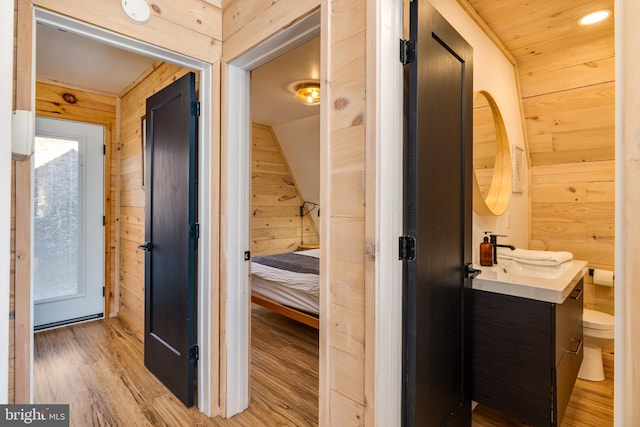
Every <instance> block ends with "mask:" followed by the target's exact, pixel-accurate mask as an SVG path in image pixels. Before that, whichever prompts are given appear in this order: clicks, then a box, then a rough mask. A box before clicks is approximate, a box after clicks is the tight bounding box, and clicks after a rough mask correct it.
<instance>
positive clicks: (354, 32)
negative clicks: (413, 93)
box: [320, 0, 375, 425]
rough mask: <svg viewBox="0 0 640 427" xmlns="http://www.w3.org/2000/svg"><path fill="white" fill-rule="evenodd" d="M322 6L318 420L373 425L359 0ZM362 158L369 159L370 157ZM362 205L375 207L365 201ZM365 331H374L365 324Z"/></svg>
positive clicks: (363, 5) (362, 8) (362, 11)
mask: <svg viewBox="0 0 640 427" xmlns="http://www.w3.org/2000/svg"><path fill="white" fill-rule="evenodd" d="M323 13H324V15H323V18H324V21H323V26H322V31H323V33H322V35H321V37H322V43H324V47H323V52H324V54H325V55H327V57H325V56H323V60H326V61H327V63H328V69H327V70H326V73H327V75H326V79H327V85H326V91H325V92H327V93H326V95H323V98H324V99H328V100H330V101H329V102H328V103H327V104H324V105H323V108H325V110H324V112H325V113H326V115H325V117H326V121H325V122H324V123H323V124H322V125H321V127H322V128H323V129H322V132H323V136H322V139H321V150H322V154H321V156H323V157H322V162H321V171H325V175H323V177H322V180H321V187H322V186H324V190H323V191H322V193H323V194H324V195H326V199H325V200H321V203H322V204H323V206H327V207H328V209H325V211H327V212H328V215H327V217H328V218H324V220H323V221H322V225H321V230H323V232H324V233H325V234H324V235H323V236H322V237H323V238H324V240H323V239H321V245H322V247H324V248H325V249H324V250H323V252H322V258H323V259H325V260H327V263H326V265H325V270H324V272H325V277H324V278H322V284H323V287H324V289H325V295H327V296H328V297H327V298H325V299H323V301H322V302H323V303H325V304H326V306H325V307H324V308H323V311H322V312H321V316H320V320H321V328H323V329H324V331H325V340H324V341H323V342H321V352H324V354H325V357H324V360H322V359H321V360H320V367H321V370H322V371H321V373H320V424H321V425H374V424H375V420H374V419H373V405H372V404H373V402H374V401H375V400H374V396H372V395H367V392H372V391H373V392H375V389H374V388H373V387H372V386H371V384H372V382H373V381H374V379H373V378H371V377H370V376H369V377H367V375H366V374H367V373H369V374H371V373H372V372H373V371H372V370H371V369H369V370H368V371H367V370H366V354H365V349H367V348H373V345H374V343H373V342H367V341H366V340H365V332H367V331H372V330H373V329H372V328H374V324H373V323H374V321H375V318H374V316H367V315H366V310H367V309H369V310H373V309H374V307H373V306H367V305H366V303H365V300H367V301H375V295H374V296H373V297H372V296H371V295H366V292H367V290H369V291H373V289H374V284H373V283H367V280H366V279H367V277H366V270H367V269H368V270H367V271H369V272H371V269H372V266H373V260H374V256H373V253H374V252H375V250H373V249H372V248H373V247H375V239H374V236H370V235H369V236H368V235H367V232H366V230H365V220H367V221H369V222H370V223H374V219H373V218H365V217H366V214H365V198H366V197H367V195H366V194H365V176H366V174H365V172H371V171H366V168H365V164H366V156H367V151H368V149H372V146H369V147H368V146H367V138H366V135H367V132H366V128H365V127H366V123H367V119H368V116H367V114H366V112H367V111H368V110H367V109H366V107H365V105H366V102H367V91H366V89H367V79H368V78H369V76H368V75H367V68H366V66H367V61H368V60H369V58H368V57H367V54H366V52H367V37H366V35H367V32H366V24H367V20H366V14H367V2H366V1H364V0H335V1H333V2H331V7H330V8H329V9H328V10H323ZM371 87H373V86H371ZM372 114H374V113H373V112H372ZM372 120H373V117H372ZM371 143H372V144H373V141H371ZM374 151H375V150H374ZM369 153H370V152H369ZM369 166H371V167H374V166H375V162H371V163H369ZM369 191H375V188H370V189H369ZM369 197H370V195H369ZM370 199H371V200H372V199H373V198H372V197H370ZM367 213H372V214H373V215H375V209H373V206H371V209H370V210H368V211H367ZM325 227H326V228H325ZM368 231H369V232H372V230H371V229H368ZM367 243H370V244H371V245H372V246H371V247H368V246H367ZM371 277H373V276H369V278H371ZM367 320H368V321H369V322H371V323H370V324H367V322H366V321H367ZM367 336H369V337H373V336H374V334H372V333H371V332H369V334H368V335H367ZM321 354H322V353H321Z"/></svg>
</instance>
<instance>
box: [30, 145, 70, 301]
mask: <svg viewBox="0 0 640 427" xmlns="http://www.w3.org/2000/svg"><path fill="white" fill-rule="evenodd" d="M78 166H79V165H78V142H77V141H69V140H62V139H53V138H41V137H37V138H36V139H35V156H34V206H33V215H34V235H33V241H34V251H33V253H34V269H33V271H34V278H33V285H34V297H33V299H34V301H39V300H43V299H50V298H60V297H67V296H74V295H76V294H78V293H79V277H80V274H79V268H80V262H79V259H78V257H79V256H80V254H81V253H82V252H81V251H80V247H79V246H80V236H81V232H82V229H81V224H82V223H81V221H80V220H81V212H80V211H79V206H78V201H79V200H80V198H79V185H78V184H79V183H78Z"/></svg>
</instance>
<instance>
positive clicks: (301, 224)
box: [250, 123, 318, 255]
mask: <svg viewBox="0 0 640 427" xmlns="http://www.w3.org/2000/svg"><path fill="white" fill-rule="evenodd" d="M302 202H303V198H302V195H301V194H300V190H299V188H298V186H297V185H296V181H295V178H294V176H293V175H292V173H291V170H290V169H289V165H288V163H287V161H286V158H285V156H284V154H283V153H282V150H281V148H280V143H279V142H278V139H277V137H276V135H275V134H274V132H273V129H271V128H270V127H269V126H264V125H260V124H255V123H254V124H253V126H252V130H251V217H250V238H251V246H250V248H251V253H252V254H253V255H268V254H275V253H282V252H291V251H295V250H296V249H297V248H298V245H300V244H301V243H302V242H304V243H318V232H317V231H316V228H315V225H314V223H313V222H312V220H311V219H310V218H309V215H305V216H304V217H303V218H301V217H300V206H301V205H302ZM314 214H315V211H314Z"/></svg>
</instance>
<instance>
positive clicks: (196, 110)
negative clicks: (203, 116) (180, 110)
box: [191, 101, 200, 117]
mask: <svg viewBox="0 0 640 427" xmlns="http://www.w3.org/2000/svg"><path fill="white" fill-rule="evenodd" d="M191 115H192V116H196V117H200V103H199V102H198V101H193V102H192V103H191Z"/></svg>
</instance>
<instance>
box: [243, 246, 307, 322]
mask: <svg viewBox="0 0 640 427" xmlns="http://www.w3.org/2000/svg"><path fill="white" fill-rule="evenodd" d="M319 258H320V249H311V250H306V251H299V252H288V253H283V254H276V255H267V256H256V257H253V258H252V259H251V301H252V302H253V303H255V304H258V305H261V306H263V307H266V308H268V309H270V310H273V311H275V312H277V313H280V314H282V315H284V316H287V317H289V318H291V319H294V320H297V321H298V322H301V323H304V324H305V325H308V326H311V327H313V328H316V329H318V327H319V322H318V315H319V313H320V310H319V277H320V276H319V261H320V260H319Z"/></svg>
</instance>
